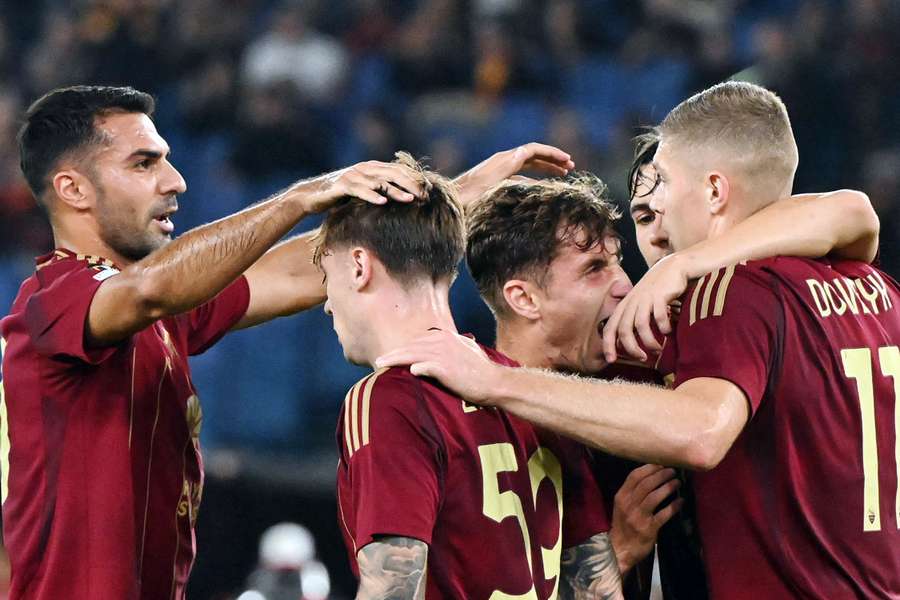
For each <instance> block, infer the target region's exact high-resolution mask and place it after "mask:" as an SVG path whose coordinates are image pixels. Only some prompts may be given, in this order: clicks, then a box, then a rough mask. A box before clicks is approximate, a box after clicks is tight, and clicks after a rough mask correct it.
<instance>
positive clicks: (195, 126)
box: [0, 0, 900, 600]
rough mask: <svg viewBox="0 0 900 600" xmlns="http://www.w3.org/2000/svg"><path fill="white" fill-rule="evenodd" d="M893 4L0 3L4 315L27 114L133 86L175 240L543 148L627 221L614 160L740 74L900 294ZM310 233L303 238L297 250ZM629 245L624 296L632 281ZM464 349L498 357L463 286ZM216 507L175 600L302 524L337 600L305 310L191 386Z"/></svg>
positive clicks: (227, 587) (236, 579)
mask: <svg viewBox="0 0 900 600" xmlns="http://www.w3.org/2000/svg"><path fill="white" fill-rule="evenodd" d="M898 25H900V4H898V3H897V2H896V1H890V0H854V1H849V0H848V1H837V0H834V1H801V0H760V1H752V2H751V1H741V0H724V1H716V2H713V1H704V0H633V1H626V0H548V1H543V2H537V1H527V0H471V1H452V0H421V1H419V0H394V1H388V0H344V1H339V0H332V1H330V2H329V1H321V0H309V1H302V2H301V1H297V2H284V1H272V0H230V1H221V2H215V1H212V0H179V1H174V0H78V1H74V2H56V1H51V0H43V1H41V0H34V1H31V2H26V1H21V2H12V1H2V2H0V81H2V86H0V136H2V143H0V308H2V310H3V312H4V313H5V311H6V308H7V307H8V306H9V304H10V302H11V301H12V298H13V296H14V295H15V292H16V290H17V288H18V285H19V283H20V282H21V280H22V279H24V278H25V277H27V276H28V274H29V273H30V271H31V269H32V266H33V263H32V257H34V256H36V255H38V254H42V253H44V252H46V251H47V250H49V249H50V247H51V238H50V235H49V228H48V226H47V224H46V223H45V221H44V220H43V218H42V216H41V215H40V213H39V212H38V210H37V209H36V208H35V206H34V202H33V199H32V198H31V196H30V194H29V192H28V191H27V189H26V187H25V186H24V183H23V181H22V179H21V176H20V174H19V171H18V157H17V153H16V147H15V141H14V137H15V131H16V129H17V128H18V125H19V123H20V118H21V115H22V112H23V110H24V108H25V107H26V106H27V105H28V104H29V103H30V102H31V101H33V100H34V99H36V98H37V97H38V96H40V95H41V94H43V93H45V92H46V91H48V90H50V89H52V88H54V87H57V86H60V85H66V84H74V83H107V84H128V85H133V86H135V87H138V88H140V89H143V90H145V91H149V92H152V93H153V94H154V95H155V96H156V98H157V100H158V110H157V115H156V122H157V126H158V128H159V129H160V132H161V133H162V135H163V136H164V137H165V138H166V139H167V141H168V142H169V143H170V145H171V146H172V148H173V150H174V155H173V162H174V164H175V165H176V167H178V168H179V169H180V170H181V171H182V173H183V175H184V176H185V179H186V180H187V182H188V191H187V193H186V194H184V196H183V197H182V198H181V200H180V206H181V209H180V211H179V213H178V214H177V215H176V217H175V222H176V225H177V228H178V230H179V231H185V230H186V229H189V228H190V227H193V226H195V225H197V224H200V223H203V222H206V221H209V220H212V219H215V218H218V217H221V216H223V215H226V214H228V213H231V212H233V211H235V210H238V209H240V208H242V207H244V206H247V205H248V204H250V203H252V202H255V201H256V200H259V199H261V198H263V197H265V196H266V195H268V194H271V193H273V192H274V191H276V190H278V189H280V188H281V187H283V186H285V185H286V184H287V183H289V182H290V181H292V180H294V179H296V178H298V177H305V176H311V175H315V174H318V173H321V172H323V171H327V170H331V169H334V168H337V167H342V166H345V165H348V164H350V163H353V162H357V161H360V160H368V159H382V160H387V159H390V157H391V156H392V153H393V152H394V150H396V149H407V150H409V151H411V152H412V153H413V154H414V155H416V156H419V157H429V159H430V163H431V165H432V166H433V167H434V168H435V169H437V170H439V171H441V172H443V173H445V174H447V175H451V176H452V175H456V174H457V173H459V172H461V171H462V170H464V169H466V168H468V167H469V166H471V165H473V164H475V163H476V162H478V161H480V160H482V159H483V158H486V157H487V156H488V155H490V154H491V153H493V152H495V151H497V150H502V149H506V148H509V147H512V146H514V145H517V144H520V143H524V142H528V141H531V140H540V141H544V142H547V143H552V144H555V145H558V146H560V147H562V148H564V149H565V150H567V151H569V152H570V153H571V154H572V155H573V157H574V159H575V162H576V164H577V166H578V168H580V169H586V170H590V171H594V172H596V173H598V174H599V175H601V176H602V177H603V178H604V180H605V181H606V182H607V183H608V184H609V186H610V190H611V194H612V196H613V198H614V199H615V200H616V201H617V202H620V203H622V204H623V206H624V205H625V202H626V200H627V198H626V194H625V173H626V172H627V167H628V164H629V161H630V159H631V153H632V148H631V145H630V138H631V137H632V136H633V135H634V134H635V133H637V132H638V129H637V128H638V127H639V126H642V125H652V124H655V123H657V122H658V121H659V120H661V119H662V117H663V116H664V115H665V114H666V112H667V111H668V110H669V109H670V108H672V107H673V106H674V105H675V104H676V103H677V102H679V101H680V100H682V99H684V98H685V97H686V96H687V95H689V94H691V93H693V92H696V91H699V90H701V89H703V88H704V87H706V86H709V85H711V84H714V83H716V82H718V81H721V80H723V79H725V78H728V77H730V76H733V75H735V74H738V76H739V77H740V78H742V79H747V80H751V81H755V82H758V83H761V84H763V85H766V86H767V87H770V88H772V89H774V90H776V91H777V92H778V93H779V94H781V96H782V97H783V98H784V100H785V102H786V104H787V106H788V109H789V111H790V113H791V118H792V121H793V125H794V131H795V134H796V137H797V141H798V143H799V146H800V168H799V171H798V173H797V180H796V188H795V189H796V191H797V192H807V191H826V190H831V189H836V188H842V187H850V188H857V189H862V190H863V191H865V192H866V193H868V194H869V196H870V198H871V199H872V202H873V203H874V204H875V206H876V209H877V210H878V212H879V215H880V216H881V220H882V251H881V261H882V265H883V267H884V268H885V269H886V270H887V271H888V272H889V273H891V274H892V275H894V276H895V277H896V276H897V274H898V273H900V225H898V218H897V217H898V211H900V203H898V200H897V198H898V192H900V60H898V59H897V57H898V56H900V34H898ZM309 226H311V224H304V225H303V226H302V227H301V229H306V228H307V227H309ZM621 231H622V232H623V233H624V234H625V236H626V238H627V239H628V240H629V241H630V243H628V244H627V246H626V266H627V268H628V271H629V274H630V275H631V276H632V277H633V278H637V277H639V276H640V274H641V272H642V271H643V268H644V265H643V263H642V261H641V259H640V256H639V255H638V254H637V250H636V247H635V245H634V243H633V241H631V240H632V238H633V236H632V233H631V225H630V224H629V223H627V222H624V223H622V226H621ZM452 301H453V307H454V311H455V313H456V315H457V317H458V324H459V326H460V328H461V329H462V330H467V331H473V332H475V333H476V334H477V335H478V336H479V337H480V338H481V339H482V340H483V341H488V342H489V341H491V340H492V338H493V329H492V328H493V325H492V320H491V316H490V313H488V312H487V310H486V309H485V308H484V306H483V304H482V303H481V301H480V300H479V299H478V298H477V295H476V294H475V292H474V289H473V286H472V284H471V281H470V280H469V279H468V277H467V276H466V275H465V274H464V275H463V277H461V278H460V280H459V281H458V282H457V284H456V285H455V286H454V291H453V298H452ZM193 368H194V377H195V382H196V384H197V387H198V388H199V390H200V392H201V397H202V399H203V406H204V412H205V420H204V430H203V444H204V448H205V453H206V458H207V462H208V466H209V469H208V472H209V478H208V484H207V488H206V492H205V494H204V506H203V509H202V510H201V511H200V525H199V560H198V563H197V566H196V570H195V574H194V577H193V581H192V585H191V597H192V598H195V599H199V600H204V599H207V598H213V597H216V598H225V597H229V594H233V593H235V592H237V591H238V590H239V588H240V586H241V584H242V582H243V580H244V578H245V577H246V575H247V573H248V572H249V571H250V570H251V569H252V567H253V564H254V562H255V557H256V546H257V540H258V536H259V534H260V532H261V531H262V530H263V529H264V528H265V527H267V526H268V525H271V524H272V523H275V522H278V521H282V520H294V521H297V522H300V523H303V524H305V525H306V526H307V527H309V528H310V529H311V530H312V531H313V533H314V534H315V535H316V537H317V538H318V542H319V551H320V555H321V557H322V559H323V560H324V562H326V564H327V565H328V567H329V569H330V570H331V573H332V580H333V584H334V587H335V588H336V591H337V592H339V593H343V594H345V595H351V594H352V593H353V585H352V582H351V581H350V580H349V572H348V571H347V567H346V559H345V557H344V553H343V548H342V546H341V543H340V540H339V539H338V537H337V535H338V530H337V525H336V518H335V507H334V499H333V496H334V494H333V480H334V467H335V464H336V456H335V453H334V450H333V431H334V424H335V422H336V416H337V410H338V407H339V406H340V403H341V400H342V399H343V396H344V393H345V392H346V390H347V389H348V388H349V387H350V386H351V385H352V384H353V383H354V382H355V381H356V380H357V379H358V378H360V377H361V376H363V375H364V374H365V371H364V370H362V369H358V368H354V367H351V366H348V365H346V364H345V363H344V361H343V358H342V355H341V352H340V348H339V347H338V344H337V340H336V339H335V336H334V335H333V332H332V330H331V323H330V320H329V319H328V318H327V317H326V315H324V313H322V311H321V310H315V311H310V312H309V313H307V314H303V315H299V316H296V317H291V318H288V319H282V320H279V322H277V323H272V324H269V325H264V326H261V327H258V328H255V329H253V330H250V331H245V332H240V333H237V334H233V335H231V336H229V337H228V338H226V339H225V340H224V341H223V342H221V343H220V344H219V345H218V346H216V347H215V348H213V349H212V350H210V351H209V352H208V353H207V354H206V355H204V356H203V357H199V358H198V359H197V360H195V361H194V362H193Z"/></svg>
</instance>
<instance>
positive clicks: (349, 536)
mask: <svg viewBox="0 0 900 600" xmlns="http://www.w3.org/2000/svg"><path fill="white" fill-rule="evenodd" d="M400 160H401V162H403V163H404V164H407V165H409V166H410V167H411V168H414V169H418V170H419V174H420V176H421V178H422V185H423V187H424V188H425V189H427V190H428V194H427V197H426V198H424V199H422V200H421V201H414V202H412V203H409V204H404V205H401V204H399V203H393V204H388V205H385V206H380V207H376V206H365V205H364V204H363V203H361V202H358V201H354V200H348V201H347V202H346V203H344V204H343V205H340V206H337V207H335V208H334V210H332V211H331V213H330V214H329V215H328V217H327V218H326V219H325V222H324V224H323V225H322V229H321V234H320V239H319V244H318V251H317V254H316V256H317V263H318V264H319V265H320V266H321V268H322V270H323V271H324V273H325V276H326V277H325V279H326V282H325V287H326V291H327V294H328V301H327V302H326V303H325V312H327V313H328V314H330V315H332V317H333V319H334V329H335V332H336V333H337V335H338V339H339V340H340V342H341V345H342V346H343V349H344V355H345V356H346V357H347V359H348V360H350V361H351V362H355V363H358V364H365V365H372V364H374V362H375V358H376V357H377V356H379V355H380V354H381V353H383V352H384V351H386V350H388V349H390V348H393V347H396V346H397V345H400V344H403V343H404V342H406V341H409V340H410V339H413V338H414V337H416V336H418V335H421V334H422V333H424V332H426V331H428V330H429V329H440V330H442V331H455V325H454V323H453V317H452V315H451V313H450V306H449V298H448V292H449V288H450V283H451V282H452V280H453V277H454V275H455V272H456V266H457V264H459V262H460V260H461V258H462V256H463V251H464V248H465V236H464V232H463V221H462V215H461V212H460V210H459V207H458V205H457V203H456V200H455V194H454V192H453V189H452V188H451V187H449V186H448V185H447V182H446V180H444V179H442V178H441V177H440V176H438V175H436V174H434V173H430V172H428V171H425V170H423V169H422V168H421V167H419V166H418V165H416V163H415V162H414V161H412V159H411V158H410V157H408V156H403V157H401V158H400ZM468 341H469V343H471V345H472V351H475V352H481V350H479V349H478V348H477V347H476V345H475V343H474V342H472V341H471V340H468ZM491 356H492V357H493V358H494V360H496V361H498V362H500V363H501V364H504V365H508V366H512V365H513V363H512V361H510V360H509V359H506V358H505V357H503V356H502V355H500V354H499V353H495V352H492V353H491ZM337 435H338V443H339V447H340V457H341V459H340V463H339V467H338V497H339V505H340V524H341V528H342V530H343V533H344V537H345V539H346V543H347V548H348V551H349V553H350V562H351V564H352V565H353V569H354V571H355V572H356V574H357V575H358V577H359V580H360V587H359V592H358V594H357V598H358V599H364V598H395V599H413V598H428V599H429V600H431V599H440V598H448V599H449V598H467V599H471V600H481V599H483V600H502V599H513V598H516V599H520V600H549V599H551V598H556V597H557V595H559V596H560V597H565V598H568V597H574V596H575V593H576V590H577V593H578V597H590V598H621V581H620V575H619V569H618V565H617V563H616V559H615V555H614V553H613V550H612V545H611V543H610V541H609V536H608V535H607V533H606V532H607V530H608V529H609V527H608V523H607V518H606V512H605V510H604V508H603V501H602V496H601V493H600V489H599V486H597V484H596V482H595V480H594V475H593V473H592V470H591V468H590V465H589V464H588V455H587V451H586V450H585V449H584V448H583V447H581V446H579V445H578V444H576V443H575V442H572V441H568V440H564V439H562V438H561V437H560V436H558V435H557V434H555V433H549V432H545V431H542V430H540V429H538V428H536V427H534V426H533V425H530V424H528V423H526V422H525V421H523V420H520V419H518V418H516V417H513V416H510V415H509V414H507V413H505V412H504V411H500V410H496V409H480V408H477V407H474V406H470V405H468V404H466V403H464V402H463V401H462V400H461V399H460V398H459V397H457V396H454V395H452V394H451V393H449V392H448V391H447V390H445V389H444V388H441V387H439V386H437V385H436V384H435V383H434V382H433V381H431V380H427V379H422V378H419V377H416V376H415V374H414V373H413V372H411V371H410V370H409V369H407V368H404V367H398V368H393V369H390V370H386V371H385V370H380V371H376V372H375V373H373V374H371V375H370V376H368V377H366V378H365V379H363V380H362V381H360V382H359V383H357V384H356V385H355V386H354V387H353V388H352V389H351V390H350V392H349V393H348V394H347V397H346V399H345V401H344V406H343V412H342V416H341V419H340V423H339V425H338V431H337ZM586 594H587V595H586Z"/></svg>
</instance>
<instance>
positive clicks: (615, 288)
mask: <svg viewBox="0 0 900 600" xmlns="http://www.w3.org/2000/svg"><path fill="white" fill-rule="evenodd" d="M616 269H617V271H618V272H617V273H616V278H615V281H613V284H612V287H610V289H609V293H610V295H611V296H612V297H613V298H616V299H618V300H621V299H622V298H624V297H625V296H627V295H628V292H630V291H631V289H632V288H633V287H634V286H633V285H632V284H631V280H630V279H629V278H628V274H627V273H625V270H624V269H622V267H616Z"/></svg>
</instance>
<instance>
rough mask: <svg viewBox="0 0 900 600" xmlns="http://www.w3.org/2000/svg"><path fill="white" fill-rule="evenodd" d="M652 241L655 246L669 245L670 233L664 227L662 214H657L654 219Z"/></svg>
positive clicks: (651, 231) (651, 232)
mask: <svg viewBox="0 0 900 600" xmlns="http://www.w3.org/2000/svg"><path fill="white" fill-rule="evenodd" d="M650 243H651V244H653V245H654V246H660V247H661V246H668V245H669V234H668V233H667V232H666V230H665V229H663V226H662V215H656V219H654V220H653V225H652V229H651V230H650Z"/></svg>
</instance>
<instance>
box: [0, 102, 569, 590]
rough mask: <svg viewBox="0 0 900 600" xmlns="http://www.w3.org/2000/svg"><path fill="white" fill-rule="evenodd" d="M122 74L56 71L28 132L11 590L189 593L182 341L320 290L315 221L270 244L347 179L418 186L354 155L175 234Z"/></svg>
mask: <svg viewBox="0 0 900 600" xmlns="http://www.w3.org/2000/svg"><path fill="white" fill-rule="evenodd" d="M153 108H154V107H153V99H152V98H151V97H150V96H148V95H147V94H143V93H141V92H138V91H136V90H133V89H131V88H113V87H87V86H78V87H73V88H66V89H59V90H55V91H54V92H51V93H50V94H48V95H46V96H44V97H43V98H41V99H39V100H38V101H37V102H35V103H34V104H33V105H32V106H31V107H30V109H29V110H28V113H27V115H26V119H25V124H24V126H23V127H22V130H21V132H20V135H19V145H20V152H21V163H22V170H23V172H24V174H25V177H26V179H27V181H28V183H29V185H30V186H31V188H32V190H33V192H34V194H35V197H36V198H37V200H38V202H39V203H40V204H41V205H42V206H43V207H44V209H45V210H46V212H47V214H48V216H49V218H50V222H51V226H52V228H53V233H54V238H55V242H56V246H57V248H56V250H54V251H53V252H51V253H50V254H48V255H46V256H44V257H42V258H40V259H38V261H37V270H36V272H35V274H34V275H33V276H32V277H30V278H28V279H27V280H26V281H25V282H24V283H23V284H22V287H21V289H20V292H19V294H18V297H17V298H16V300H15V302H14V304H13V306H12V310H11V313H10V314H9V315H8V316H7V317H5V318H4V319H3V320H2V321H0V351H2V354H3V361H2V376H3V380H2V383H0V423H2V425H0V483H2V485H0V490H2V503H3V521H4V543H5V545H6V548H7V549H8V551H9V556H10V561H11V566H12V584H11V591H10V597H11V598H13V599H17V598H32V599H38V600H41V599H54V600H55V599H57V598H73V599H90V600H103V599H107V598H108V599H110V600H121V599H123V598H147V599H151V598H152V599H154V600H155V599H157V598H183V597H184V588H185V584H186V580H187V577H188V573H189V571H190V568H191V565H192V563H193V560H194V555H195V538H194V524H195V521H196V516H197V507H198V504H199V502H200V499H201V495H202V487H203V466H202V460H201V456H200V451H199V445H198V437H199V430H200V425H201V409H200V403H199V400H198V397H197V394H196V391H195V390H194V388H193V386H192V384H191V380H190V371H189V368H188V362H187V356H188V355H191V354H197V353H199V352H202V351H204V350H205V349H206V348H208V347H209V346H210V345H211V344H213V343H215V342H216V340H218V339H219V338H220V337H221V336H222V335H223V334H225V333H226V332H227V331H229V330H232V329H237V328H241V327H247V326H250V325H253V324H256V323H260V322H263V321H266V320H269V319H273V318H275V317H278V316H283V315H287V314H291V313H294V312H297V311H299V310H302V309H304V308H308V307H310V306H313V305H315V304H318V303H320V302H321V301H322V300H323V297H324V290H323V288H322V285H321V276H320V274H319V273H318V270H317V269H316V268H315V267H314V266H313V265H312V264H311V260H310V258H311V257H312V250H313V246H312V245H311V244H310V235H308V234H307V235H302V236H299V237H297V238H294V239H293V240H289V241H287V242H285V243H283V244H281V245H279V246H277V247H275V248H273V249H271V250H269V249H270V247H272V245H273V244H275V242H276V241H278V239H279V238H281V237H282V236H283V235H285V234H286V233H287V232H288V231H289V230H290V229H291V228H292V227H293V226H294V225H295V224H297V223H298V222H299V221H300V220H302V219H303V218H304V217H305V216H307V215H309V214H312V213H314V212H318V211H321V210H323V209H325V208H327V207H328V206H330V205H331V204H332V203H333V202H334V201H336V200H337V199H339V198H346V197H347V196H354V197H357V198H360V199H362V200H365V201H368V202H374V203H384V202H387V201H388V200H389V199H391V200H399V201H410V200H411V199H412V198H413V197H414V196H415V195H420V194H422V193H423V190H422V188H421V187H420V184H419V183H418V179H417V178H416V175H415V173H413V172H412V171H410V170H409V169H407V168H406V167H404V166H402V165H397V164H388V163H377V162H369V163H361V164H359V165H355V166H353V167H349V168H347V169H343V170H341V171H337V172H335V173H330V174H328V175H324V176H321V177H318V178H314V179H310V180H307V181H301V182H297V183H295V184H293V185H292V186H290V187H289V188H288V189H287V190H285V191H284V192H282V193H279V194H277V195H275V196H273V197H272V198H270V199H269V200H266V201H264V202H261V203H259V204H257V205H255V206H253V207H251V208H248V209H246V210H244V211H241V212H240V213H237V214H235V215H232V216H230V217H227V218H225V219H222V220H219V221H217V222H214V223H211V224H209V225H205V226H203V227H199V228H197V229H195V230H192V231H190V232H187V233H185V234H184V235H182V236H181V237H180V238H179V239H177V240H174V241H172V240H171V236H172V233H173V230H174V225H173V223H172V221H171V218H170V217H171V215H172V214H173V213H174V212H175V211H176V210H177V200H176V198H177V195H178V194H180V193H182V192H184V190H185V182H184V180H183V179H182V177H181V175H180V174H179V173H178V171H177V170H176V169H175V168H174V167H173V166H172V164H171V163H170V162H169V156H168V153H169V148H168V146H167V144H166V142H165V140H163V139H162V137H160V135H159V134H158V133H157V131H156V128H155V127H154V125H153V121H152V120H151V118H150V117H151V115H152V113H153ZM522 166H536V167H538V168H542V169H544V170H548V171H550V172H556V173H557V174H560V173H565V171H566V168H567V167H568V166H570V163H569V162H568V156H567V155H564V153H560V152H559V151H557V150H556V149H552V148H550V147H546V146H540V145H534V144H529V145H527V146H524V147H522V148H518V149H515V150H512V151H508V152H506V153H501V154H498V155H495V156H494V157H492V158H490V159H488V160H487V161H485V162H484V163H482V164H481V165H479V166H478V167H476V168H475V169H473V170H472V171H470V172H468V173H466V174H464V175H463V176H462V177H461V184H462V185H463V188H464V189H465V190H466V191H467V193H469V194H472V193H476V194H477V193H478V192H479V191H480V190H482V189H484V187H485V186H486V185H488V184H490V183H495V182H496V181H499V180H501V179H502V178H504V177H507V176H509V175H512V174H513V173H514V172H515V171H516V170H518V168H521V167H522Z"/></svg>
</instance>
